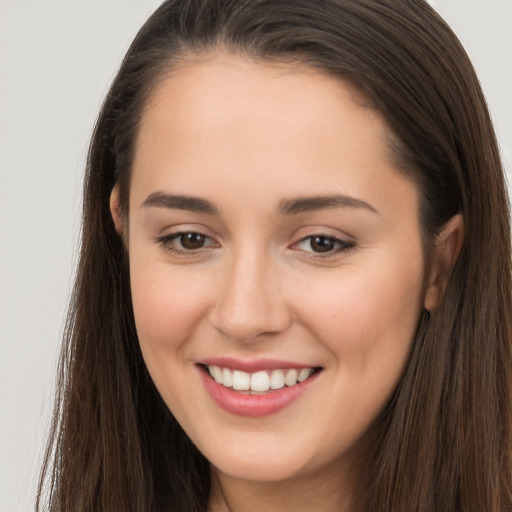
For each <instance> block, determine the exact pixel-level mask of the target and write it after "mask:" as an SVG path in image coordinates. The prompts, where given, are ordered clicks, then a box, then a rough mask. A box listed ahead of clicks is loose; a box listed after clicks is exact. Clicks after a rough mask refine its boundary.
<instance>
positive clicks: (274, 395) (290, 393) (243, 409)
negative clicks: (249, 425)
mask: <svg viewBox="0 0 512 512" xmlns="http://www.w3.org/2000/svg"><path fill="white" fill-rule="evenodd" d="M199 372H200V374H201V378H202V379H203V384H204V386H205V388H206V390H207V391H208V393H209V394H210V396H211V397H212V398H213V400H214V401H215V402H216V403H217V404H218V405H220V407H222V408H223V409H224V410H225V411H227V412H229V413H231V414H236V415H237V416H248V417H252V418H260V417H262V416H269V415H270V414H274V413H276V412H278V411H280V410H281V409H284V408H285V407H287V406H288V405H290V404H291V403H293V402H294V401H295V400H297V399H298V398H299V397H300V396H301V395H302V394H303V393H304V392H305V391H306V390H307V388H308V387H309V385H310V384H311V383H312V382H313V381H314V380H316V378H317V376H318V375H319V374H318V373H314V374H313V375H312V376H311V377H309V378H308V379H306V380H305V381H303V382H300V383H298V384H295V386H290V387H288V386H285V387H284V388H281V389H277V390H274V391H269V392H268V393H266V394H262V395H250V394H244V393H241V392H239V391H235V390H233V389H231V388H226V387H225V386H222V385H221V384H218V383H217V382H216V381H215V380H214V379H212V378H211V377H210V375H209V374H208V373H207V372H206V371H205V370H204V369H203V368H202V367H201V368H199Z"/></svg>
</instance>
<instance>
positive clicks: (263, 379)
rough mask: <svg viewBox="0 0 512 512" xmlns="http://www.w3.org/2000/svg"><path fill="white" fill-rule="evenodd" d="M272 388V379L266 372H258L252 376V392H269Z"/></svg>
mask: <svg viewBox="0 0 512 512" xmlns="http://www.w3.org/2000/svg"><path fill="white" fill-rule="evenodd" d="M269 387H270V377H269V376H268V373H267V372H265V371H261V372H256V373H253V374H252V375H251V390H252V391H268V389H269Z"/></svg>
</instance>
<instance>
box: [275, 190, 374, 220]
mask: <svg viewBox="0 0 512 512" xmlns="http://www.w3.org/2000/svg"><path fill="white" fill-rule="evenodd" d="M331 208H357V209H359V208H362V209H364V210H368V211H370V212H372V213H376V214H379V212H378V211H377V210H376V209H375V208H374V207H373V206H372V205H371V204H369V203H367V202H366V201H363V200H362V199H357V198H355V197H351V196H345V195H325V196H323V195H322V196H311V197H299V198H297V199H284V200H283V201H281V203H280V204H279V211H280V212H281V213H282V214H283V215H294V214H297V213H304V212H311V211H315V210H326V209H331Z"/></svg>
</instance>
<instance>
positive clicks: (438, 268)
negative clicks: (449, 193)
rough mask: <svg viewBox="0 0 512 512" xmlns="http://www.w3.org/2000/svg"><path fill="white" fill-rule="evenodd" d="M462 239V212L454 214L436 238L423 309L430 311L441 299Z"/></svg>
mask: <svg viewBox="0 0 512 512" xmlns="http://www.w3.org/2000/svg"><path fill="white" fill-rule="evenodd" d="M463 240H464V219H463V217H462V214H460V213H458V214H457V215H454V216H453V217H452V218H451V219H450V220H449V221H448V222H447V223H446V224H445V225H444V227H443V229H442V231H441V233H440V234H439V236H438V237H437V239H436V245H435V248H434V260H433V262H432V267H431V269H430V275H429V279H428V283H427V290H426V293H425V309H427V310H428V311H432V310H433V309H436V308H437V307H438V306H439V305H440V304H441V302H442V301H443V297H444V292H445V289H446V285H447V284H448V280H449V277H450V273H451V271H452V268H453V266H454V265H455V262H456V261H457V258H458V257H459V254H460V251H461V248H462V242H463Z"/></svg>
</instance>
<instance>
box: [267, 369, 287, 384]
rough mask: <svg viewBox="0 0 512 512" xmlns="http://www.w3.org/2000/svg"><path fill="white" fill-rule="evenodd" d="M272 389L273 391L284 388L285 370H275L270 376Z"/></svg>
mask: <svg viewBox="0 0 512 512" xmlns="http://www.w3.org/2000/svg"><path fill="white" fill-rule="evenodd" d="M270 387H271V388H272V389H281V388H284V373H283V370H274V371H273V372H272V373H271V375H270Z"/></svg>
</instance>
